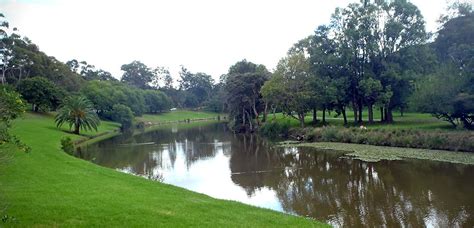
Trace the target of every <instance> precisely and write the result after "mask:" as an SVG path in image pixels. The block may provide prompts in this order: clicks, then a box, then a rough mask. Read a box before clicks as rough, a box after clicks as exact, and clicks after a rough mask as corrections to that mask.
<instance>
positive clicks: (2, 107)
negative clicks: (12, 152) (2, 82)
mask: <svg viewBox="0 0 474 228" xmlns="http://www.w3.org/2000/svg"><path fill="white" fill-rule="evenodd" d="M0 98H1V99H0V145H1V144H3V143H4V142H10V141H12V139H13V138H12V136H11V135H10V134H9V132H8V128H10V126H11V122H12V121H13V120H14V119H16V118H18V117H20V116H21V115H22V114H23V113H24V112H25V104H24V102H23V101H22V99H21V97H20V94H18V93H17V92H15V91H14V90H13V89H11V88H9V87H6V86H0Z"/></svg>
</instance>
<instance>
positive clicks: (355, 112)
mask: <svg viewBox="0 0 474 228" xmlns="http://www.w3.org/2000/svg"><path fill="white" fill-rule="evenodd" d="M352 111H353V112H354V124H356V123H357V105H356V103H355V102H352Z"/></svg>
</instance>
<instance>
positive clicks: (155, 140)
mask: <svg viewBox="0 0 474 228" xmlns="http://www.w3.org/2000/svg"><path fill="white" fill-rule="evenodd" d="M77 156H79V157H81V158H83V159H86V160H90V161H92V162H94V163H97V164H99V165H102V166H106V167H110V168H114V169H117V170H119V171H122V172H127V173H131V174H134V175H139V176H142V177H145V178H149V179H153V180H157V181H162V182H164V183H169V184H172V185H176V186H180V187H183V188H186V189H189V190H192V191H196V192H200V193H204V194H207V195H209V196H212V197H215V198H220V199H230V200H236V201H240V202H243V203H246V204H251V205H255V206H259V207H265V208H270V209H273V210H277V211H282V212H286V213H291V214H297V215H301V216H308V217H312V218H315V219H317V220H320V221H325V222H327V223H330V224H332V225H334V226H350V227H380V226H388V227H399V226H405V227H407V226H408V227H422V226H428V227H457V226H463V227H473V226H474V166H468V165H456V164H450V163H442V162H430V161H426V160H410V161H382V162H378V163H367V162H362V161H359V160H352V159H348V158H344V156H343V154H341V153H336V152H327V151H326V152H325V151H317V150H314V149H310V148H277V147H274V146H272V144H270V143H269V142H268V141H266V140H263V139H262V138H260V137H257V136H255V135H254V136H250V135H248V136H242V135H234V134H232V133H231V132H230V131H228V130H227V128H226V127H225V125H224V124H207V125H203V126H198V127H192V128H189V126H186V125H181V126H170V127H168V128H163V129H160V130H157V131H154V132H150V133H146V134H141V135H137V136H127V135H122V136H118V137H115V138H112V139H110V140H107V141H103V142H100V143H98V144H94V145H91V146H89V147H87V148H82V149H81V150H80V151H78V152H77Z"/></svg>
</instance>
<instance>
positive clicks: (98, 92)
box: [0, 0, 474, 132]
mask: <svg viewBox="0 0 474 228" xmlns="http://www.w3.org/2000/svg"><path fill="white" fill-rule="evenodd" d="M450 9H451V11H450V12H449V13H448V14H447V15H443V16H442V17H441V18H440V24H441V26H440V28H439V31H438V32H437V36H436V37H435V38H433V37H434V36H432V34H429V33H427V32H426V31H425V21H424V19H423V17H422V15H421V13H420V11H419V9H418V8H417V7H416V6H415V5H414V4H412V3H410V2H408V1H406V0H393V1H383V0H380V1H379V0H376V1H370V0H361V1H360V2H359V3H351V4H349V5H348V6H347V7H345V8H337V9H336V10H335V12H334V13H333V15H332V16H331V20H330V23H329V24H326V25H321V26H318V27H317V28H316V30H315V32H314V34H313V35H310V36H308V37H306V38H304V39H302V40H300V41H298V42H297V43H296V44H294V45H293V46H292V47H291V48H290V49H289V51H288V53H287V55H286V56H285V57H283V58H282V59H281V60H280V61H279V62H278V64H277V66H276V69H275V70H274V72H270V71H269V70H268V69H267V68H266V67H265V66H264V65H261V64H255V63H252V62H249V61H247V60H245V59H244V60H242V61H238V62H237V63H235V64H234V65H232V66H231V67H230V68H229V71H228V72H227V73H226V74H224V75H221V76H220V79H219V81H218V82H215V81H214V80H213V78H212V77H211V76H210V75H208V74H206V73H202V72H197V73H194V72H191V71H190V70H188V69H187V68H185V67H184V66H182V67H181V71H180V72H179V79H178V80H177V82H178V83H179V86H178V87H176V88H175V87H174V86H173V77H172V76H171V74H170V72H169V70H168V69H167V68H165V67H160V66H158V67H156V68H152V67H148V66H147V65H145V64H143V63H142V62H140V61H133V62H131V63H128V64H124V65H122V67H121V70H122V71H123V75H122V77H121V79H120V80H117V79H116V78H114V77H113V76H112V75H111V74H110V73H109V72H107V71H104V70H102V69H98V68H96V67H95V66H94V65H92V64H90V63H87V62H86V61H79V60H75V59H73V60H70V61H68V62H66V63H62V62H60V61H58V60H56V59H55V58H54V57H51V56H47V55H46V54H45V53H43V52H41V51H40V50H39V48H38V46H36V45H35V44H34V43H32V42H31V40H29V39H28V38H27V37H21V36H20V35H18V34H16V31H17V30H16V29H13V32H12V33H8V31H9V30H8V22H6V21H5V20H3V15H0V20H3V21H1V23H0V35H1V42H0V43H1V49H0V56H1V63H2V68H1V72H2V74H1V75H0V77H1V82H2V84H8V85H11V86H13V87H15V88H16V89H17V90H18V91H19V92H20V93H21V94H22V96H23V98H24V99H26V100H27V101H28V103H29V104H30V105H31V107H32V110H34V111H41V110H55V109H56V108H58V107H59V105H60V104H61V103H62V102H63V99H64V98H65V97H67V96H68V95H77V94H81V95H83V96H84V97H86V98H87V99H88V100H90V101H91V102H92V104H93V108H94V110H95V112H96V113H97V114H98V115H99V116H100V117H101V118H104V119H112V118H113V116H114V115H113V112H114V106H117V105H123V106H126V107H127V108H129V109H130V111H131V112H132V113H133V115H135V116H140V115H142V114H143V113H159V112H163V111H167V110H169V108H171V107H178V108H191V109H207V110H209V111H215V112H228V113H229V114H230V117H231V118H232V119H233V125H234V127H235V129H236V130H237V131H250V132H253V131H255V130H256V129H258V127H259V126H260V125H261V124H262V123H264V122H266V121H267V119H268V118H267V115H268V113H270V112H271V113H273V114H274V113H275V112H282V113H284V114H285V115H288V116H291V117H294V118H295V119H298V121H299V122H300V125H301V126H304V124H305V122H304V119H305V116H306V114H307V113H309V112H312V114H313V122H318V121H319V119H318V116H317V113H318V111H322V113H323V115H322V122H323V124H325V122H326V113H327V112H333V113H336V116H342V119H343V120H344V124H345V125H347V124H349V120H348V117H347V116H348V115H347V112H348V111H352V112H353V117H354V119H353V123H354V124H361V123H362V121H363V118H362V116H363V115H364V111H365V110H367V112H368V123H374V122H375V121H376V120H375V118H374V112H377V111H378V112H380V116H381V119H380V121H381V122H383V123H392V122H393V111H394V110H399V111H400V112H401V113H402V115H403V112H405V111H407V110H410V111H420V112H426V113H431V114H433V115H434V116H436V117H437V118H440V119H443V120H446V121H448V122H450V123H451V124H452V125H453V126H460V125H462V126H463V127H465V128H467V129H472V128H474V127H473V125H474V79H473V78H474V76H473V74H474V73H473V72H474V63H473V62H474V61H473V59H474V57H473V56H474V44H473V43H474V42H473V39H472V37H474V32H473V31H474V22H473V21H474V16H473V11H472V5H469V4H462V3H459V2H456V3H455V4H453V5H452V6H450ZM123 108H124V107H120V109H123ZM273 116H274V115H273Z"/></svg>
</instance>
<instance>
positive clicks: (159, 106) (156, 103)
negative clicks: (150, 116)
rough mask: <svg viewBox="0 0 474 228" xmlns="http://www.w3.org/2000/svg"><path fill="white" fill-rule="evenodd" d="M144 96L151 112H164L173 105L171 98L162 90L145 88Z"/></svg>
mask: <svg viewBox="0 0 474 228" xmlns="http://www.w3.org/2000/svg"><path fill="white" fill-rule="evenodd" d="M143 96H144V99H145V105H146V106H147V111H148V112H149V113H159V112H163V111H166V110H168V109H169V108H170V107H171V100H170V99H169V98H168V96H166V95H165V94H164V93H163V92H161V91H158V90H145V91H144V93H143Z"/></svg>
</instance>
